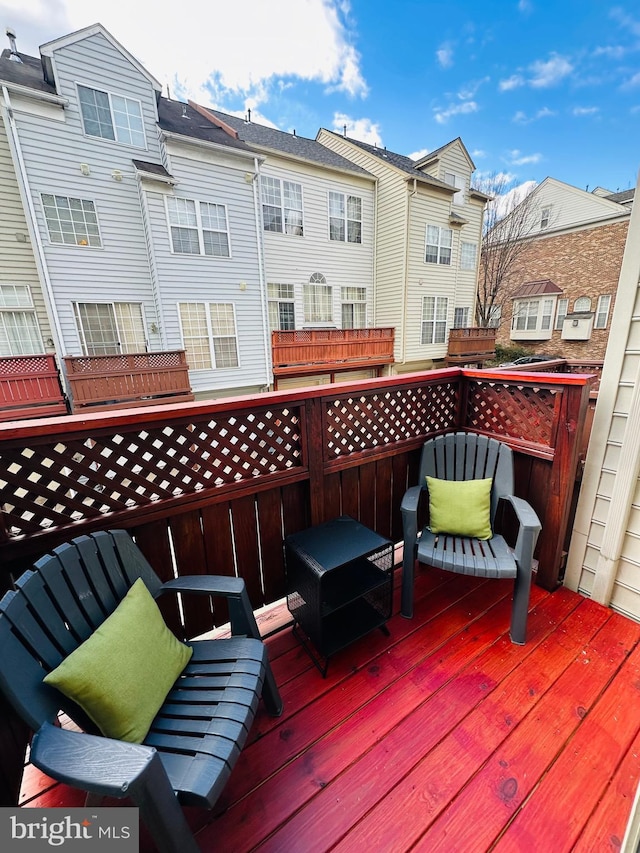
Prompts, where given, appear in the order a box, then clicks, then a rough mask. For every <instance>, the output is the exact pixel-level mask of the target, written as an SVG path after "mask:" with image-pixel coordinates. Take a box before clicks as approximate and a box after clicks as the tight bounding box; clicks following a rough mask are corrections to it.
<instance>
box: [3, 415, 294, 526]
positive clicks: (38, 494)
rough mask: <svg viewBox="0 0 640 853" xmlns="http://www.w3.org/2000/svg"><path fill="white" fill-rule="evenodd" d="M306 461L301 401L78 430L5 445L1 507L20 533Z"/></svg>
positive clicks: (145, 503) (281, 468)
mask: <svg viewBox="0 0 640 853" xmlns="http://www.w3.org/2000/svg"><path fill="white" fill-rule="evenodd" d="M301 464H302V449H301V436H300V419H299V412H298V408H297V407H291V408H279V409H272V410H266V411H258V412H250V411H240V412H237V413H235V414H228V415H223V416H219V417H208V418H206V419H201V420H197V421H193V422H186V423H184V422H176V423H174V424H166V425H164V426H162V425H159V426H154V427H141V428H139V429H137V430H135V429H134V430H127V431H124V430H123V431H121V432H114V433H112V434H105V432H104V430H100V432H99V433H97V434H96V435H95V436H91V435H90V434H89V435H88V434H87V433H85V434H84V435H83V436H82V437H77V438H75V437H74V436H73V434H71V435H70V436H69V438H68V439H65V438H58V439H56V440H52V441H51V443H49V444H46V443H44V444H43V443H35V442H34V443H33V444H32V445H31V446H30V445H29V444H27V446H25V447H23V448H14V449H11V448H5V449H3V450H2V451H1V452H0V493H1V494H2V500H3V504H2V511H3V515H4V517H5V524H6V527H7V529H8V531H9V533H10V535H12V536H21V535H26V534H29V533H35V532H38V531H40V530H43V529H51V528H54V527H58V526H60V525H63V526H65V525H68V524H69V523H70V522H75V521H81V520H83V519H88V518H93V517H95V516H98V515H104V514H109V513H114V512H119V511H121V510H127V509H135V508H136V507H140V506H145V505H148V504H150V503H153V502H156V501H162V500H166V499H170V498H176V497H180V496H183V495H189V494H192V493H196V492H199V491H202V490H205V489H215V488H219V487H221V486H226V485H230V484H233V483H243V482H247V481H251V480H253V479H254V478H257V477H261V476H265V475H269V474H273V473H276V472H281V471H288V470H291V469H293V468H295V467H297V466H300V465H301Z"/></svg>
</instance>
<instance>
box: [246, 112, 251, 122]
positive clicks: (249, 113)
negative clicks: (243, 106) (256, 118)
mask: <svg viewBox="0 0 640 853" xmlns="http://www.w3.org/2000/svg"><path fill="white" fill-rule="evenodd" d="M245 121H246V123H247V124H251V110H250V109H248V110H247V117H246V119H245Z"/></svg>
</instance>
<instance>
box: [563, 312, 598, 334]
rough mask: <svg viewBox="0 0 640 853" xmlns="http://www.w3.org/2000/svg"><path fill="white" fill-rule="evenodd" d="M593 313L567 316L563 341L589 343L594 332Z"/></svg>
mask: <svg viewBox="0 0 640 853" xmlns="http://www.w3.org/2000/svg"><path fill="white" fill-rule="evenodd" d="M593 317H594V314H593V312H592V311H575V312H574V313H573V314H567V316H566V317H565V318H564V323H563V324H562V340H563V341H588V340H589V338H590V337H591V332H592V330H593Z"/></svg>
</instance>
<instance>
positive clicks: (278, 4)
mask: <svg viewBox="0 0 640 853" xmlns="http://www.w3.org/2000/svg"><path fill="white" fill-rule="evenodd" d="M0 3H2V7H0V8H2V9H3V10H4V9H5V8H6V7H7V6H8V8H9V11H11V10H12V9H16V10H21V9H23V7H24V6H27V7H29V8H30V10H31V11H30V15H31V17H32V18H34V22H33V23H35V25H36V29H37V30H38V38H42V36H41V32H42V31H43V28H46V31H47V32H46V35H45V40H46V39H53V38H57V37H59V36H61V35H64V34H66V33H67V32H71V31H73V30H77V29H80V28H82V27H86V26H88V25H90V24H93V23H95V22H96V21H100V22H101V23H102V24H103V25H104V26H105V27H106V28H107V29H108V30H109V32H111V34H112V35H113V36H114V37H115V38H116V39H118V41H120V42H121V44H123V45H124V46H125V47H126V48H127V49H128V50H130V51H131V53H133V54H134V55H135V56H136V57H137V58H138V59H139V60H140V62H142V63H143V65H144V66H145V67H146V68H147V69H148V70H149V71H150V72H151V73H152V74H153V75H154V76H155V77H157V79H158V80H160V82H162V83H165V82H170V83H171V87H172V90H173V91H175V92H176V93H178V92H179V93H180V95H181V96H192V97H194V98H195V99H196V100H200V101H202V100H203V96H204V98H205V99H206V100H205V102H206V101H207V100H211V95H212V94H213V97H214V99H221V97H222V96H224V94H225V93H234V94H235V95H238V94H240V95H245V96H254V97H257V98H259V99H261V100H264V99H265V98H266V97H268V95H269V92H270V89H271V87H272V86H275V85H277V82H278V81H279V80H282V79H285V80H286V79H287V78H291V77H293V78H298V79H301V80H305V81H310V82H311V81H312V82H316V83H320V84H322V85H324V86H326V87H327V88H331V89H338V90H341V91H344V92H346V93H348V94H349V95H351V96H362V97H364V96H365V95H366V94H367V85H366V82H365V80H364V78H363V75H362V71H361V68H360V56H359V54H358V52H357V50H356V48H355V47H354V45H353V43H352V34H351V31H350V23H349V19H348V6H347V5H346V4H345V3H344V0H271V2H269V3H265V2H264V0H243V2H236V3H233V2H232V3H224V4H214V3H207V4H205V3H203V2H202V0H181V2H180V4H179V7H177V8H176V10H175V11H174V12H173V13H171V14H158V7H157V4H154V3H152V2H151V0H139V2H138V3H131V2H129V0H111V2H109V3H105V2H104V0H51V4H50V3H48V2H47V3H45V2H44V0H29V2H27V3H26V4H24V3H21V2H20V0H0ZM51 7H54V12H53V13H52V9H51ZM16 14H21V17H22V19H23V21H24V22H25V23H23V24H22V26H23V27H25V28H27V26H28V23H27V19H26V17H25V14H24V13H20V12H16ZM4 17H5V19H6V20H7V23H11V22H12V20H11V16H10V15H9V16H7V14H6V13H5V16H4ZM150 20H152V21H153V26H149V21H150ZM275 21H278V22H279V23H278V24H277V26H276V25H275V24H274V22H275ZM15 26H16V29H18V23H17V22H16V23H15ZM18 36H19V41H18V45H19V49H21V50H23V51H25V52H31V53H34V54H35V50H34V48H33V47H31V46H30V47H29V49H27V46H26V44H25V43H24V40H23V39H21V38H20V30H18ZM35 49H37V45H36V46H35ZM207 91H209V95H208V97H207Z"/></svg>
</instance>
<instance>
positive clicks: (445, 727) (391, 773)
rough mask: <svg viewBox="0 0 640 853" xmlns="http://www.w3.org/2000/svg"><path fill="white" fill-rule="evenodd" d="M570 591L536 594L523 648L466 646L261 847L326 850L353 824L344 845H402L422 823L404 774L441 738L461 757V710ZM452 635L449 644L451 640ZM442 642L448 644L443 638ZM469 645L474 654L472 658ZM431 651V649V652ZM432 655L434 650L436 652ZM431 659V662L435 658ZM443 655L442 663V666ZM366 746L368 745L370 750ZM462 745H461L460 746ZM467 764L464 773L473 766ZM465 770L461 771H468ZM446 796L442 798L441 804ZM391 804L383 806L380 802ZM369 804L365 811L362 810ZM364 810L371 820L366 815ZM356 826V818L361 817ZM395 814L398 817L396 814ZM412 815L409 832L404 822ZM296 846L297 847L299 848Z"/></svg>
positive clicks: (567, 602) (560, 608) (514, 662)
mask: <svg viewBox="0 0 640 853" xmlns="http://www.w3.org/2000/svg"><path fill="white" fill-rule="evenodd" d="M577 603H578V602H576V600H575V598H574V597H571V596H565V595H563V594H560V595H555V596H551V597H549V598H547V599H544V600H543V601H542V602H541V604H540V605H539V607H538V608H536V610H534V611H533V613H532V614H531V616H530V619H529V640H528V642H527V645H526V646H525V647H521V646H515V645H513V644H512V643H511V642H510V641H509V640H508V639H507V638H506V637H505V638H501V639H500V640H499V641H498V642H497V643H493V644H489V645H488V646H485V647H484V648H482V647H480V648H477V649H475V650H474V649H473V645H472V644H470V648H469V654H468V657H467V659H466V660H464V659H463V660H461V661H460V662H459V670H458V671H457V672H456V671H452V672H451V675H452V676H454V677H452V678H451V680H450V681H449V682H448V683H447V684H446V685H445V686H444V687H443V689H441V690H440V691H438V692H436V693H434V694H433V695H432V696H431V697H429V695H428V694H426V695H425V697H424V698H425V700H426V701H424V702H423V704H422V705H421V706H420V707H419V708H417V709H416V710H414V711H413V713H412V714H410V715H408V716H407V717H406V718H405V719H404V721H403V722H402V724H401V725H399V726H397V727H396V729H394V731H393V732H391V733H390V735H389V736H388V737H387V738H385V740H384V741H382V742H380V743H377V744H375V745H374V744H363V745H362V750H361V752H362V758H361V760H359V761H358V762H356V763H354V764H353V765H352V766H351V767H350V768H349V769H348V771H347V772H345V773H344V774H343V776H342V777H341V778H340V779H339V780H338V781H337V782H336V783H335V784H334V785H332V786H328V787H327V788H326V789H325V790H323V792H322V794H320V795H319V796H318V797H316V799H315V800H314V801H313V802H312V803H310V804H309V807H308V808H307V809H305V811H304V812H301V813H299V814H298V815H296V817H295V818H294V819H293V820H292V821H290V822H289V823H288V824H287V825H286V826H284V827H282V829H281V830H280V832H278V833H277V834H276V835H275V836H274V837H273V838H271V839H270V840H269V842H268V843H267V844H265V845H264V848H261V850H262V849H264V850H271V851H276V850H278V848H279V847H280V849H286V848H287V845H288V844H292V843H296V844H298V843H301V844H303V845H304V849H306V850H309V851H315V850H323V849H328V847H329V846H330V845H331V844H333V843H335V842H337V841H339V839H340V838H341V836H343V835H344V834H345V833H348V831H349V829H350V827H352V826H353V825H354V824H356V829H355V831H354V833H353V835H347V836H346V838H345V839H344V845H342V847H343V849H345V850H351V851H355V850H372V849H376V850H386V849H393V850H402V849H408V847H409V846H410V843H409V842H407V846H406V847H403V844H404V834H405V833H406V834H407V835H410V836H411V835H412V836H414V837H415V836H419V834H420V832H421V831H422V829H423V828H424V822H423V820H424V818H423V816H422V813H423V808H424V799H423V798H421V797H419V798H418V803H417V806H418V811H417V812H415V811H414V808H413V807H414V805H416V804H415V803H414V802H411V803H405V799H404V798H405V796H407V794H410V793H411V789H412V785H411V784H410V785H409V786H408V789H407V790H405V786H403V785H402V782H403V780H404V778H405V777H406V776H407V775H408V774H411V771H412V769H413V768H414V767H415V765H416V764H417V763H418V762H419V761H420V760H421V758H422V757H423V756H425V755H427V754H428V753H429V751H430V750H433V749H435V748H437V746H438V744H439V743H441V742H442V740H443V738H444V739H446V738H447V736H449V737H450V739H451V742H452V744H453V747H449V748H448V749H447V750H446V752H448V753H449V754H450V755H453V756H454V763H455V764H457V765H461V766H463V765H464V762H463V761H461V757H460V749H461V745H460V744H456V742H457V740H458V731H459V728H460V725H461V723H462V722H463V721H464V718H465V716H466V715H467V714H468V713H469V711H470V709H473V708H474V707H476V706H477V705H478V703H481V702H482V700H483V699H485V697H486V696H487V694H488V693H489V694H490V692H491V691H492V690H495V689H496V688H498V687H500V686H501V683H502V680H503V679H504V678H505V677H506V676H507V675H508V673H509V672H511V671H512V670H513V669H514V667H518V666H519V665H520V664H521V663H522V662H523V661H526V660H527V659H528V658H529V656H530V655H532V654H533V653H534V652H535V650H536V649H537V648H539V646H540V643H541V641H542V640H544V638H545V637H546V636H547V635H548V634H549V632H550V631H552V630H553V628H554V627H555V626H556V625H557V624H558V622H560V621H562V620H563V619H564V618H565V617H566V616H567V614H568V613H570V611H571V610H572V609H573V608H575V606H576V604H577ZM455 639H456V638H453V639H452V640H451V641H450V642H451V643H452V644H455ZM447 645H449V644H447ZM445 648H446V647H445ZM474 651H475V656H474ZM433 657H434V658H435V657H436V656H435V655H434V656H433ZM438 657H440V655H438ZM438 662H439V661H436V663H438ZM447 663H448V662H447V659H446V658H444V659H443V660H442V665H443V666H444V667H447ZM370 747H372V748H370ZM462 747H463V748H465V746H464V744H463V745H462ZM445 758H446V755H442V756H439V758H438V760H436V761H435V762H434V765H435V766H434V768H433V781H432V785H433V786H434V788H437V785H438V780H440V779H446V768H444V767H442V766H441V760H444V759H445ZM476 766H477V765H476V763H475V762H473V763H472V764H471V771H470V772H473V770H474V769H475V768H476ZM468 772H469V771H468ZM396 785H398V786H399V787H401V788H402V792H401V794H400V795H399V798H398V800H394V799H393V798H394V786H396ZM447 802H448V799H445V800H444V803H445V804H446V803H447ZM388 804H391V806H390V808H387V805H388ZM376 806H378V807H379V808H380V810H381V812H380V813H381V814H382V812H384V814H383V815H382V817H381V819H378V816H377V815H376V814H375V811H376ZM371 809H373V812H371V811H369V810H371ZM368 811H369V814H373V818H372V819H371V820H369V819H368V818H369V815H368V814H367V812H368ZM365 815H366V818H365V820H364V821H363V823H362V824H361V825H360V824H358V823H357V822H358V820H359V819H360V818H362V817H365ZM398 815H402V819H401V820H398ZM414 821H417V826H416V825H414V827H413V830H411V824H412V822H414ZM300 849H302V848H300Z"/></svg>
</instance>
